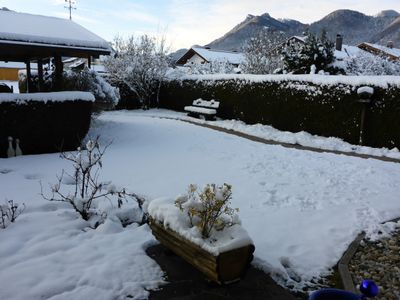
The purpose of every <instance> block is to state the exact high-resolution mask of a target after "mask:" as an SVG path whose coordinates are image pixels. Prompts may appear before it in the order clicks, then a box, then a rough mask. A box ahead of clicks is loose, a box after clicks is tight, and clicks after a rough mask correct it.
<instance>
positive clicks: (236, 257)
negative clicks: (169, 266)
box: [149, 218, 255, 284]
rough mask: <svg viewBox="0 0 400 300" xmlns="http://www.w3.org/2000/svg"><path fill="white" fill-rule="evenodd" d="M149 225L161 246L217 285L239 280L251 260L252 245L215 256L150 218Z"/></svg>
mask: <svg viewBox="0 0 400 300" xmlns="http://www.w3.org/2000/svg"><path fill="white" fill-rule="evenodd" d="M149 225H150V228H151V230H152V232H153V235H154V236H155V237H156V239H157V240H158V241H159V242H160V243H161V244H163V245H164V246H166V247H167V248H169V249H170V250H172V251H173V252H174V253H175V254H177V255H179V256H180V257H182V258H183V259H184V260H186V261H187V262H188V263H190V264H191V265H192V266H194V267H195V268H197V269H198V270H199V271H201V272H202V273H203V274H205V275H206V276H207V277H208V278H209V279H210V280H212V281H214V282H217V283H219V284H226V283H231V282H235V281H238V280H240V278H241V277H242V276H243V275H244V272H245V271H246V269H247V267H248V266H249V264H250V262H251V261H252V260H253V252H254V250H255V247H254V245H247V246H244V247H241V248H237V249H233V250H230V251H227V252H223V253H220V254H219V255H218V256H215V255H213V254H211V253H209V252H207V251H206V250H204V249H203V248H201V247H200V246H198V245H196V244H194V243H192V242H191V241H188V240H187V239H185V238H183V237H182V236H180V235H179V234H177V233H176V232H175V231H173V230H171V229H169V228H165V227H164V226H163V225H162V224H160V223H159V222H157V221H155V220H154V219H151V218H150V222H149Z"/></svg>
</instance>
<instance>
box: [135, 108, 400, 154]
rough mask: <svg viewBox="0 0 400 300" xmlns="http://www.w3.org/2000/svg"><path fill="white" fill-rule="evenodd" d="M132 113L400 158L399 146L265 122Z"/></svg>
mask: <svg viewBox="0 0 400 300" xmlns="http://www.w3.org/2000/svg"><path fill="white" fill-rule="evenodd" d="M131 113H134V114H136V113H138V114H140V115H146V116H153V117H163V118H172V119H178V120H187V121H191V122H196V123H199V124H209V125H214V126H218V127H222V128H225V129H229V130H234V131H237V132H242V133H246V134H249V135H252V136H256V137H260V138H263V139H266V140H271V141H276V142H281V143H288V144H298V145H301V146H306V147H312V148H317V149H324V150H334V151H342V152H350V153H358V154H366V155H373V156H386V157H391V158H395V159H400V151H399V150H398V149H397V148H393V149H387V148H371V147H367V146H359V145H353V144H349V143H347V142H345V141H343V140H342V139H339V138H336V137H323V136H318V135H312V134H310V133H308V132H305V131H300V132H289V131H281V130H278V129H275V128H274V127H272V126H268V125H263V124H254V125H248V124H246V123H244V122H242V121H238V120H218V121H206V120H203V119H197V118H192V117H189V116H187V114H186V113H181V112H176V111H171V110H165V109H153V110H148V111H137V112H131Z"/></svg>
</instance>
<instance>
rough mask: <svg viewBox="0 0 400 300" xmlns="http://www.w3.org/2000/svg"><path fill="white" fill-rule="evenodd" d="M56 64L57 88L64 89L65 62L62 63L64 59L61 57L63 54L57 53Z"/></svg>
mask: <svg viewBox="0 0 400 300" xmlns="http://www.w3.org/2000/svg"><path fill="white" fill-rule="evenodd" d="M54 66H55V70H54V71H55V75H56V76H55V79H56V84H55V88H56V90H57V91H61V90H62V86H63V68H64V66H63V63H62V59H61V55H56V56H55V57H54Z"/></svg>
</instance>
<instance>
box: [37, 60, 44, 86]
mask: <svg viewBox="0 0 400 300" xmlns="http://www.w3.org/2000/svg"><path fill="white" fill-rule="evenodd" d="M37 66H38V76H39V86H38V89H39V92H43V60H42V59H41V58H40V59H38V61H37Z"/></svg>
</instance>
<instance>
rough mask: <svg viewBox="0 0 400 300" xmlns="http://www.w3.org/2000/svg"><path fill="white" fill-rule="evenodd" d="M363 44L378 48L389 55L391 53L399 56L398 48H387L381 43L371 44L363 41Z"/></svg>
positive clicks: (399, 50)
mask: <svg viewBox="0 0 400 300" xmlns="http://www.w3.org/2000/svg"><path fill="white" fill-rule="evenodd" d="M363 44H365V45H367V46H370V47H372V48H375V49H378V50H380V51H382V52H385V53H387V54H389V55H393V56H396V57H398V58H400V49H398V48H389V47H385V46H382V45H378V44H371V43H363Z"/></svg>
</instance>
